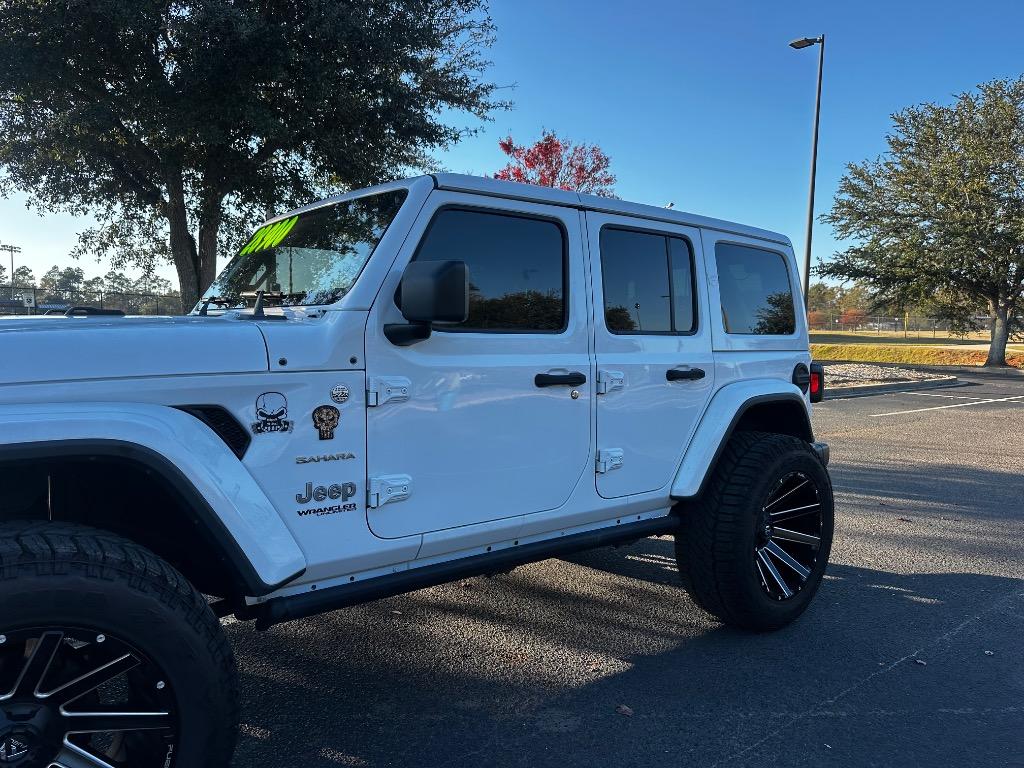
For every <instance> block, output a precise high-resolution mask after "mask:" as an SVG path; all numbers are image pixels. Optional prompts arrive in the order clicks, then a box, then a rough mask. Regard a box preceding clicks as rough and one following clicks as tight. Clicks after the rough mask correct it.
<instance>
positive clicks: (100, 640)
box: [96, 635, 107, 643]
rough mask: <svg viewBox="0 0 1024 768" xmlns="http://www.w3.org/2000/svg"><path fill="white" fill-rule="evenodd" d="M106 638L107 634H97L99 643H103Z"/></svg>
mask: <svg viewBox="0 0 1024 768" xmlns="http://www.w3.org/2000/svg"><path fill="white" fill-rule="evenodd" d="M106 639H107V636H106V635H96V642H97V643H102V642H103V641H104V640H106Z"/></svg>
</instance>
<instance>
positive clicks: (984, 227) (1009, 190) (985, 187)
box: [818, 78, 1024, 366]
mask: <svg viewBox="0 0 1024 768" xmlns="http://www.w3.org/2000/svg"><path fill="white" fill-rule="evenodd" d="M892 120H893V129H892V131H891V133H890V134H889V135H888V136H887V137H886V140H887V142H888V151H887V152H886V153H885V154H884V155H883V156H882V157H880V158H878V159H876V160H874V161H867V162H863V163H852V164H850V165H848V166H847V171H846V174H845V176H844V177H843V179H842V180H841V181H840V184H839V190H838V192H837V194H836V198H835V202H834V204H833V206H832V210H831V212H830V213H829V214H827V215H826V216H824V217H823V220H824V221H827V222H830V223H831V224H832V225H833V226H834V227H835V230H836V234H837V235H838V236H839V237H840V238H843V239H851V240H853V241H855V244H854V245H852V246H850V247H849V248H847V249H846V250H844V251H842V252H841V253H838V254H837V255H836V256H835V257H834V259H833V260H832V261H830V262H827V263H825V264H824V265H822V266H820V267H819V269H818V273H819V274H821V275H823V276H826V277H832V278H839V279H844V280H847V279H855V280H864V281H866V282H867V283H869V284H870V286H871V288H872V290H873V291H874V299H875V301H876V303H887V304H889V305H890V306H899V307H907V306H911V305H914V304H917V303H921V302H927V304H928V305H929V306H931V307H934V308H935V309H936V310H938V312H939V313H940V314H942V315H943V316H945V317H947V318H948V319H949V320H950V321H951V323H952V326H953V327H954V328H955V329H959V330H968V329H971V328H972V327H976V320H975V317H976V316H977V315H978V313H981V314H982V315H983V316H984V315H987V316H988V324H989V326H990V329H991V346H990V349H989V354H988V360H987V361H986V365H997V366H998V365H1005V364H1006V343H1007V340H1008V339H1009V338H1010V337H1011V336H1012V335H1013V334H1014V333H1015V332H1019V331H1020V330H1021V322H1022V315H1024V78H1020V79H1017V80H995V81H992V82H989V83H984V84H982V85H980V86H978V88H977V89H975V90H973V91H969V92H966V93H962V94H960V95H958V96H957V97H956V100H955V101H954V102H953V103H952V104H949V105H942V104H931V103H926V104H921V105H918V106H913V107H909V108H907V109H904V110H903V111H901V112H899V113H897V114H895V115H893V117H892Z"/></svg>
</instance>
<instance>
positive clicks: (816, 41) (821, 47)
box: [789, 34, 825, 301]
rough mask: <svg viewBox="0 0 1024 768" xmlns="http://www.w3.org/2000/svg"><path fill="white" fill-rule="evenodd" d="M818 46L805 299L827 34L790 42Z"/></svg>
mask: <svg viewBox="0 0 1024 768" xmlns="http://www.w3.org/2000/svg"><path fill="white" fill-rule="evenodd" d="M812 45H817V46H818V91H817V95H816V96H815V98H814V139H813V140H812V142H811V185H810V191H809V192H808V194H807V247H806V249H805V251H804V301H806V300H807V293H808V291H810V289H811V234H812V229H813V227H814V177H815V175H816V173H817V170H818V121H819V119H820V117H821V70H822V67H823V65H824V64H825V35H824V34H821V35H819V36H818V37H801V38H800V39H799V40H794V41H793V42H791V43H790V44H789V47H790V48H796V49H797V50H800V49H801V48H809V47H810V46H812Z"/></svg>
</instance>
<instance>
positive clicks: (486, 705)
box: [229, 371, 1024, 768]
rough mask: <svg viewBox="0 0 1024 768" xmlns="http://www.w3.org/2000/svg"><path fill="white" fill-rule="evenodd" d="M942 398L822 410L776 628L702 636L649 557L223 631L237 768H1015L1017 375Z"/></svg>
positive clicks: (654, 547)
mask: <svg viewBox="0 0 1024 768" xmlns="http://www.w3.org/2000/svg"><path fill="white" fill-rule="evenodd" d="M963 381H964V384H963V385H962V386H958V387H954V388H944V389H933V390H928V391H926V392H920V393H900V394H888V395H876V396H871V397H860V398H850V399H845V400H831V401H828V402H826V403H824V404H822V405H821V406H819V407H818V409H817V411H816V414H815V429H816V432H817V435H818V438H819V439H824V440H827V441H829V442H830V443H831V445H832V456H833V459H832V467H831V469H832V477H833V482H834V485H835V490H836V502H837V520H836V540H835V544H834V546H833V552H832V565H831V566H830V569H829V571H828V574H827V576H826V581H825V583H824V584H823V585H822V589H821V591H820V592H819V594H818V597H817V600H816V601H815V603H814V604H813V605H812V606H811V608H810V609H809V610H808V612H807V613H806V614H805V615H804V617H803V618H802V619H801V620H800V621H798V622H797V623H796V624H795V625H793V626H790V627H788V628H786V629H784V630H782V631H780V632H777V633H774V634H769V635H750V634H744V633H741V632H737V631H733V630H731V629H727V628H723V627H722V626H720V625H718V624H716V623H714V622H713V621H711V620H710V619H708V618H707V617H706V616H705V615H704V614H702V613H701V612H700V611H699V610H698V609H697V608H696V607H695V606H694V605H693V604H692V603H691V602H690V600H689V598H688V597H687V596H686V594H685V593H684V592H683V591H682V590H681V589H680V588H679V587H678V586H677V576H676V574H675V570H674V569H675V566H674V562H673V558H672V544H671V541H670V540H669V539H668V538H655V539H647V540H644V541H642V542H640V543H638V544H636V545H633V546H631V547H626V548H621V549H606V550H601V551H596V552H590V553H586V554H583V555H580V556H577V557H573V558H572V559H571V560H570V561H561V560H551V561H547V562H544V563H539V564H536V565H532V566H529V567H524V568H521V569H518V570H516V571H514V572H513V573H511V574H508V575H504V576H500V577H497V578H492V579H486V578H481V579H474V580H471V581H467V582H462V583H459V584H454V585H449V586H445V587H438V588H434V589H430V590H424V591H422V592H417V593H414V594H410V595H405V596H402V597H398V598H393V599H389V600H385V601H381V602H378V603H373V604H370V605H365V606H361V607H359V608H356V609H349V610H347V611H342V612H337V613H333V614H329V615H326V616H320V617H316V618H313V619H309V620H305V621H300V622H293V623H291V624H286V625H283V626H279V627H276V628H274V629H272V630H270V631H269V632H266V633H263V634H261V633H257V632H256V631H255V630H254V629H253V628H252V627H251V626H248V625H239V624H233V625H231V626H230V627H229V631H230V634H231V637H232V639H233V641H234V643H235V648H236V651H237V654H238V660H239V665H240V669H241V674H242V680H243V695H244V697H245V705H244V709H243V716H242V720H243V727H242V734H241V739H240V744H239V750H238V757H237V759H236V761H235V765H237V766H254V765H262V766H274V767H275V768H290V767H291V766H295V767H299V766H302V768H314V767H319V766H324V767H327V766H338V765H346V766H402V767H412V766H423V767H425V768H428V767H429V768H441V767H442V766H469V767H475V766H489V767H499V766H501V767H503V766H510V767H511V766H522V767H524V768H526V767H529V768H537V767H538V766H558V768H569V767H570V766H588V767H589V766H614V767H615V768H624V767H625V766H682V765H694V766H717V765H728V766H823V765H836V766H904V765H908V766H909V765H915V766H947V765H948V766H963V765H977V766H1024V663H1022V661H1024V659H1022V656H1024V653H1022V652H1024V434H1022V433H1024V375H1021V374H1018V373H1015V372H1008V373H1002V374H988V373H982V372H977V371H969V372H966V373H964V374H963ZM624 707H628V710H627V709H624ZM617 709H618V711H617ZM623 712H625V713H626V714H623ZM630 712H631V714H629V713H630Z"/></svg>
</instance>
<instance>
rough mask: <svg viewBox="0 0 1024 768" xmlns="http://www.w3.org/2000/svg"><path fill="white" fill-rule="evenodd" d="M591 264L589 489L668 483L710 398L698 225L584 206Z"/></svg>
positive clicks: (630, 489)
mask: <svg viewBox="0 0 1024 768" xmlns="http://www.w3.org/2000/svg"><path fill="white" fill-rule="evenodd" d="M587 234H588V239H589V245H590V258H591V268H592V270H593V272H594V282H593V286H594V292H593V301H594V305H595V307H597V311H595V313H594V315H595V326H596V327H595V350H596V356H597V383H596V387H597V389H596V391H597V392H599V394H597V395H596V397H597V450H598V455H597V469H598V472H597V490H598V493H599V494H600V495H601V496H603V497H605V498H616V497H620V496H626V495H628V494H636V493H644V492H648V491H655V490H658V489H661V488H666V487H667V486H668V485H669V484H670V483H671V482H672V479H673V476H674V474H675V471H676V468H677V467H678V466H679V462H680V461H681V460H682V456H683V452H684V451H685V450H686V446H687V445H688V444H689V442H690V438H691V437H692V436H693V433H694V431H695V430H696V428H697V422H698V421H699V419H700V416H701V414H702V413H703V411H704V408H705V406H706V405H707V402H708V399H709V398H710V397H711V393H712V391H713V384H714V375H715V366H714V357H713V354H712V345H711V329H710V327H709V323H708V294H707V290H706V285H707V283H706V280H705V271H704V262H703V259H702V256H701V239H700V238H701V236H700V231H699V230H697V229H692V228H689V227H683V226H675V225H670V224H662V223H657V224H656V225H653V226H651V227H649V228H648V227H645V226H643V225H642V223H640V222H637V220H636V219H627V218H623V217H620V216H612V215H607V214H600V213H594V212H588V213H587Z"/></svg>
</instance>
